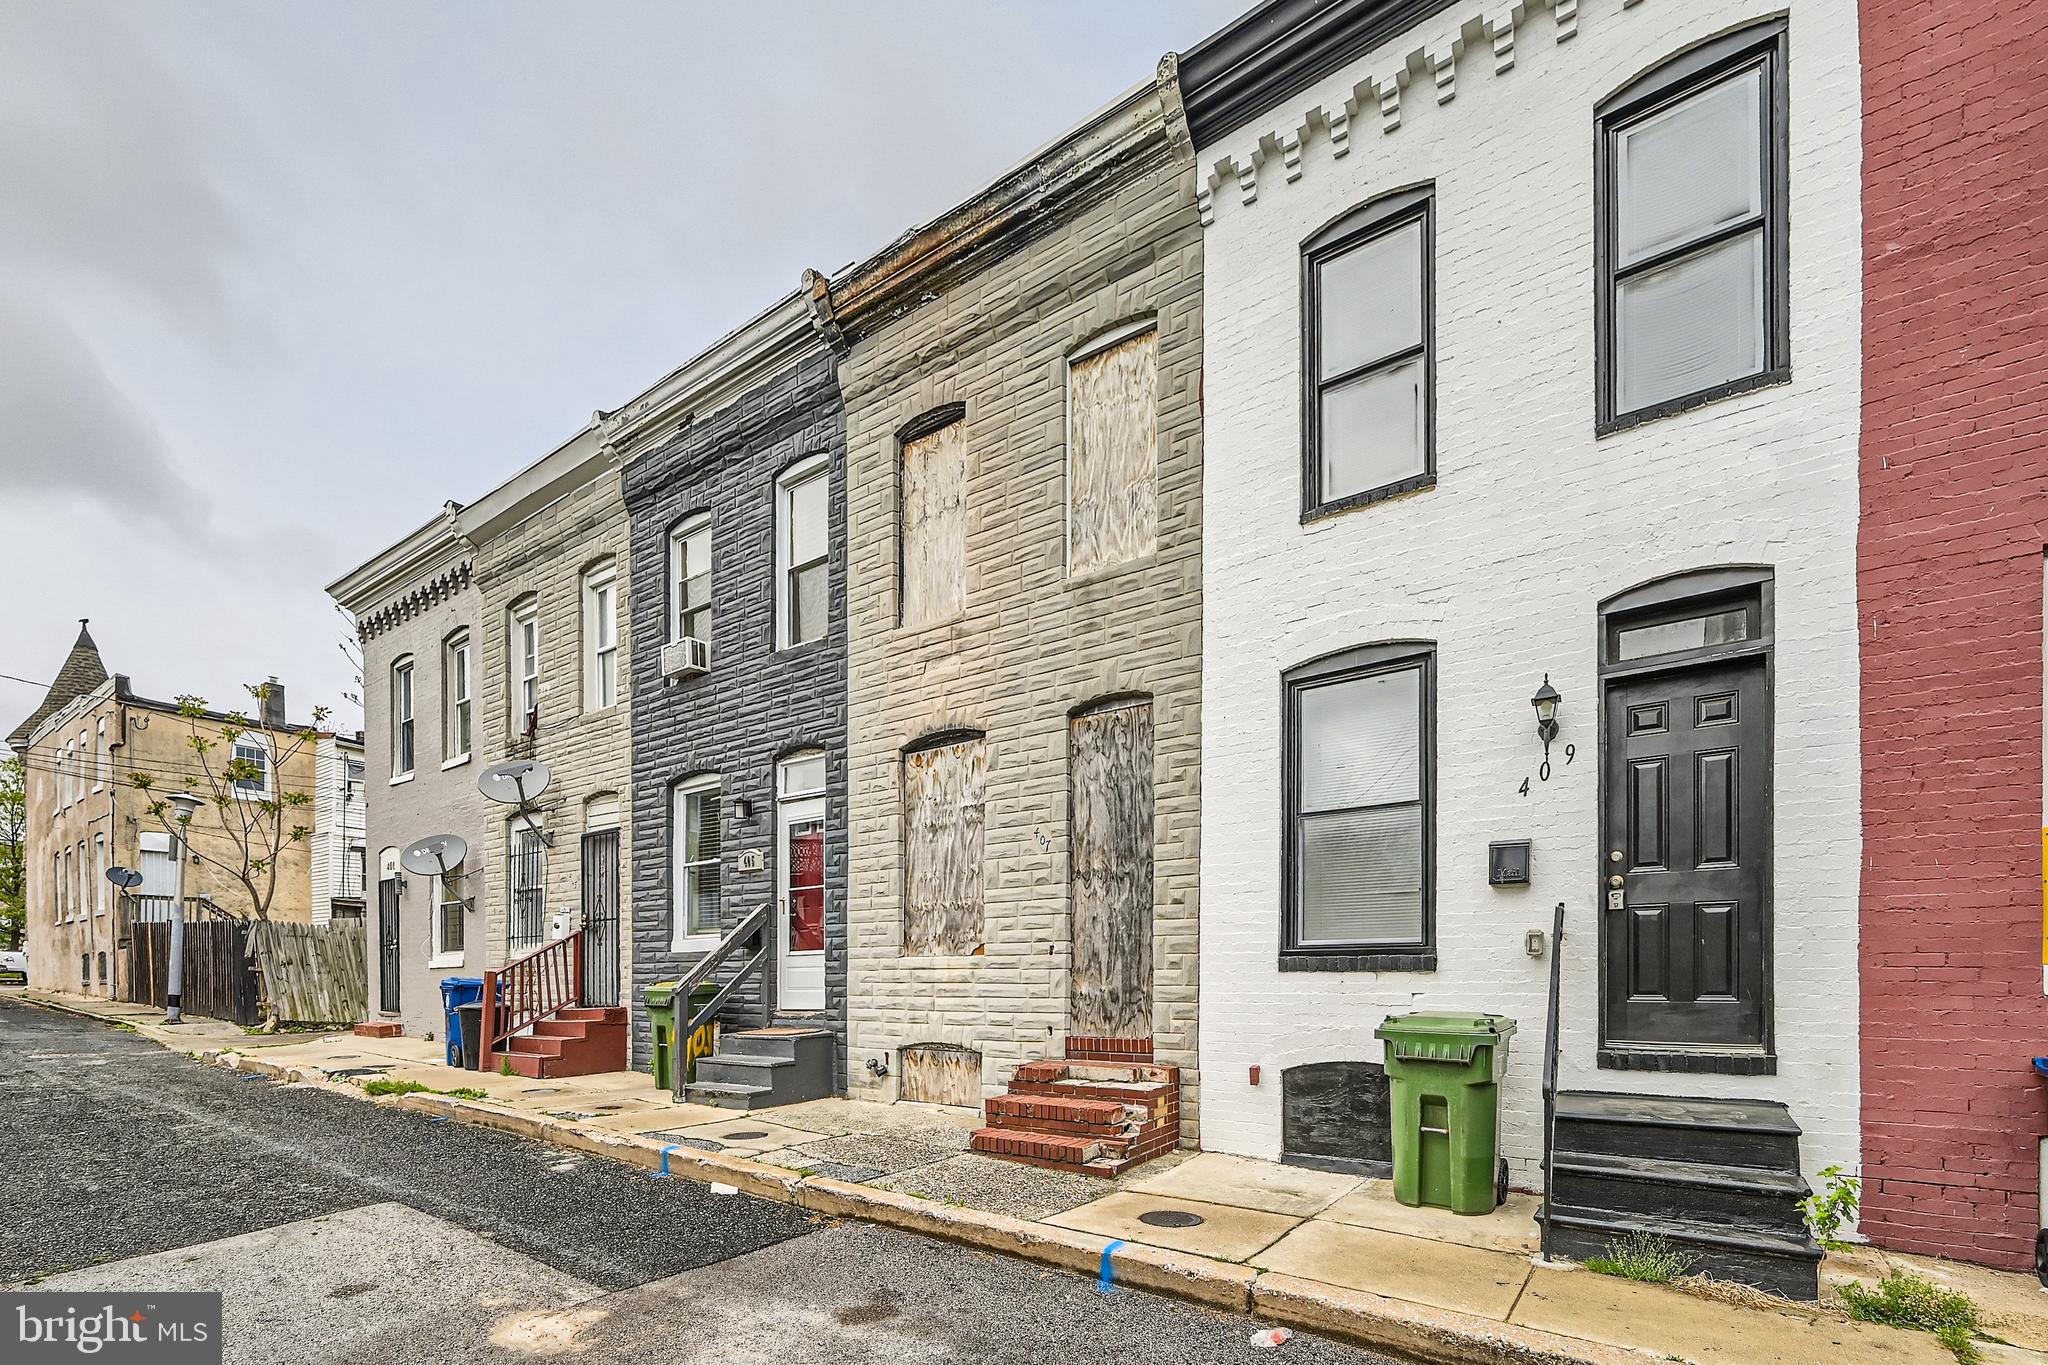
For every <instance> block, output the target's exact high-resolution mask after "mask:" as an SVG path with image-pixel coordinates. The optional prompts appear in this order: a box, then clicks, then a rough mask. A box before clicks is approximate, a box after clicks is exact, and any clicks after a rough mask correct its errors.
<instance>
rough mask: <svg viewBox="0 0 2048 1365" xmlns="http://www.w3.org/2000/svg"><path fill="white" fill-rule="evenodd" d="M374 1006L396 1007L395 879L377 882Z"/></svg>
mask: <svg viewBox="0 0 2048 1365" xmlns="http://www.w3.org/2000/svg"><path fill="white" fill-rule="evenodd" d="M377 1006H378V1008H379V1009H382V1010H384V1011H385V1012H386V1013H396V1012H397V1010H398V879H397V878H396V877H387V878H385V879H384V880H383V881H380V882H378V883H377Z"/></svg>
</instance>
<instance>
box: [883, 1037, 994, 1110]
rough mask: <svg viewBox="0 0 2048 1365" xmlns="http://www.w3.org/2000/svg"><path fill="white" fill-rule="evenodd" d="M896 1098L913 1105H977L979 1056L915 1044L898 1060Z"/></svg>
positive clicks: (939, 1045)
mask: <svg viewBox="0 0 2048 1365" xmlns="http://www.w3.org/2000/svg"><path fill="white" fill-rule="evenodd" d="M898 1072H899V1074H900V1079H899V1080H898V1081H897V1082H896V1098H897V1099H899V1100H908V1101H910V1102H911V1103H913V1104H954V1105H959V1106H960V1107H962V1108H979V1107H980V1105H981V1054H980V1053H979V1052H976V1051H974V1050H973V1049H972V1048H965V1047H954V1046H953V1045H952V1044H950V1043H916V1044H913V1045H912V1046H910V1047H906V1048H904V1049H903V1053H902V1056H901V1058H900V1059H899V1061H898Z"/></svg>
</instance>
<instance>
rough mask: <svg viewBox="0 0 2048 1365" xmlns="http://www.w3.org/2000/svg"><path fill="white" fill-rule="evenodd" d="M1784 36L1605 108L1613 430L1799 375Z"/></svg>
mask: <svg viewBox="0 0 2048 1365" xmlns="http://www.w3.org/2000/svg"><path fill="white" fill-rule="evenodd" d="M1786 109H1787V95H1786V75H1785V23H1784V21H1783V20H1782V19H1779V20H1773V21H1771V22H1769V23H1764V24H1759V25H1756V26H1754V27H1751V28H1747V29H1744V30H1742V31H1741V32H1739V33H1733V34H1730V35H1728V36H1727V37H1725V38H1720V39H1717V40H1715V41H1714V42H1711V43H1708V44H1706V45H1704V46H1702V47H1697V48H1694V49H1693V50H1691V51H1690V52H1687V53H1684V54H1683V55H1681V56H1679V57H1676V58H1674V59H1673V60H1671V61H1669V62H1667V63H1665V64H1664V65H1663V66H1662V67H1659V68H1658V69H1657V70H1656V71H1654V72H1652V73H1650V74H1649V75H1647V76H1644V77H1643V78H1641V79H1640V80H1638V81H1636V82H1634V83H1633V84H1631V85H1630V86H1628V87H1627V88H1626V89H1624V90H1622V91H1621V92H1619V93H1618V94H1616V95H1615V96H1614V97H1613V98H1612V99H1610V100H1608V101H1606V102H1605V103H1604V104H1602V105H1601V106H1600V108H1599V110H1598V113H1597V118H1596V124H1597V134H1596V142H1595V153H1594V155H1595V162H1596V175H1597V187H1596V191H1595V193H1596V200H1595V219H1596V231H1595V258H1596V266H1597V274H1598V277H1599V284H1598V288H1599V296H1598V299H1597V301H1596V304H1597V307H1596V311H1597V313H1598V350H1599V360H1598V364H1599V383H1598V388H1599V411H1598V414H1597V416H1598V426H1599V429H1600V430H1601V431H1602V432H1607V431H1615V430H1620V429H1622V428H1624V427H1628V426H1633V425H1634V424H1636V423H1638V422H1642V421H1647V420H1649V419H1650V418H1653V417H1662V416H1665V415H1667V414H1670V413H1673V412H1680V411H1683V410H1685V409H1687V408H1691V407H1697V406H1698V405H1700V404H1702V403H1706V402H1710V401H1712V400H1714V399H1716V398H1724V397H1727V396H1729V395H1731V394H1736V393H1743V392H1747V391H1748V390H1750V389H1754V388H1757V387H1759V386H1761V385H1764V384H1770V383H1775V382H1777V381H1779V380H1782V379H1784V378H1786V377H1787V376H1788V375H1789V374H1790V370H1791V321H1790V317H1789V312H1790V309H1789V305H1788V299H1787V293H1788V287H1789V281H1788V275H1789V264H1788V248H1787V240H1788V232H1787V208H1786V201H1787V197H1788V174H1787V164H1788V155H1787V145H1786V129H1787V117H1786Z"/></svg>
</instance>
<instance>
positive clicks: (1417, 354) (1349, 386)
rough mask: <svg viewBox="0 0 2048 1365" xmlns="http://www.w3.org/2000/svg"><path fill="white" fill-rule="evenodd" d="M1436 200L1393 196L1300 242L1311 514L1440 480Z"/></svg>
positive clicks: (1421, 192)
mask: <svg viewBox="0 0 2048 1365" xmlns="http://www.w3.org/2000/svg"><path fill="white" fill-rule="evenodd" d="M1434 202H1435V201H1434V199H1433V197H1432V191H1431V190H1429V189H1427V188H1424V189H1418V190H1407V191H1403V192H1402V193H1400V194H1393V195H1388V196H1386V197H1385V198H1382V199H1376V200H1374V201H1373V202H1372V203H1370V204H1367V205H1365V206H1364V207H1362V208H1358V209H1354V210H1353V211H1351V212H1350V213H1347V214H1346V215H1344V216H1343V217H1342V218H1339V219H1338V220H1337V221H1336V222H1334V223H1331V224H1330V225H1329V226H1328V227H1326V228H1324V229H1322V230H1321V231H1320V232H1318V233H1316V234H1315V236H1313V237H1311V238H1309V239H1308V240H1307V241H1306V242H1303V243H1302V245H1301V317H1302V367H1301V373H1302V499H1301V511H1302V516H1303V518H1304V519H1306V518H1308V517H1311V516H1314V515H1317V514H1319V513H1324V512H1334V511H1340V510H1342V509H1344V508H1347V507H1356V506H1358V505H1360V504H1362V503H1368V502H1377V501H1379V500H1380V499H1382V498H1388V497H1392V496H1394V495H1395V494H1397V493H1407V492H1412V491H1413V490H1415V489H1418V488H1427V487H1429V486H1430V485H1431V484H1433V483H1435V482H1436V398H1435V387H1436V385H1435V358H1434V354H1433V353H1434V350H1435V346H1434V331H1435V302H1434V279H1433V274H1434V272H1433V268H1432V264H1431V261H1432V257H1433V255H1434V239H1435V230H1434V228H1435V224H1434V215H1435V209H1434Z"/></svg>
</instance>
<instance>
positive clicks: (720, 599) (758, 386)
mask: <svg viewBox="0 0 2048 1365" xmlns="http://www.w3.org/2000/svg"><path fill="white" fill-rule="evenodd" d="M611 440H612V441H613V443H614V444H615V446H616V447H617V449H618V450H619V452H620V456H621V459H622V460H623V461H624V469H625V496H626V504H627V507H628V509H629V511H630V513H631V517H632V552H631V556H630V558H631V579H632V587H633V604H634V606H633V612H632V637H633V661H634V675H633V696H634V705H633V708H632V716H633V719H632V738H633V759H632V762H633V785H632V793H633V795H632V802H633V828H634V831H635V838H636V843H635V845H634V850H633V867H634V875H633V888H632V904H633V936H634V942H633V982H634V986H635V988H636V989H635V994H636V995H638V994H639V993H641V992H644V991H645V990H646V988H647V987H649V986H651V985H654V984H656V983H658V982H661V981H674V980H678V979H680V978H682V977H684V976H685V975H686V974H687V973H688V972H690V970H691V969H692V968H695V967H697V966H699V965H700V964H703V963H705V962H706V960H707V955H708V954H709V953H710V952H711V951H713V950H714V949H716V948H717V946H718V944H719V943H720V942H721V941H722V940H723V939H724V938H725V937H727V936H728V935H730V934H732V933H734V931H736V930H738V929H740V928H741V927H742V926H743V924H744V923H745V922H747V920H748V917H749V916H750V915H753V914H755V913H756V912H757V911H760V910H762V909H764V908H765V909H766V911H767V921H766V923H765V925H764V927H763V933H765V936H766V946H767V953H768V956H767V958H766V960H765V961H764V964H763V967H762V969H761V970H759V971H757V972H755V973H753V974H751V975H749V976H746V977H745V978H744V979H739V980H737V981H736V982H735V987H736V989H735V991H734V994H733V996H732V997H731V1002H730V1007H729V1008H728V1009H727V1010H725V1011H724V1013H725V1014H726V1016H727V1017H728V1018H729V1019H732V1020H739V1019H744V1020H746V1021H748V1022H750V1023H756V1024H766V1025H768V1026H769V1027H770V1029H771V1030H773V1031H772V1032H770V1033H768V1034H762V1035H756V1034H754V1033H753V1032H748V1033H747V1034H746V1036H744V1037H740V1038H734V1037H732V1036H731V1034H730V1033H729V1034H728V1037H727V1039H726V1040H725V1041H724V1043H722V1045H721V1047H720V1050H719V1052H718V1054H717V1055H716V1056H715V1057H714V1058H712V1059H710V1060H708V1061H705V1062H699V1063H698V1070H699V1073H700V1074H699V1075H698V1076H697V1078H696V1084H694V1085H693V1086H692V1087H691V1089H690V1091H689V1092H688V1093H689V1094H690V1096H691V1097H692V1098H694V1099H698V1100H704V1099H713V1100H716V1101H718V1102H721V1103H726V1104H730V1105H733V1106H737V1107H746V1108H752V1107H755V1106H756V1105H759V1104H767V1103H782V1102H787V1101H790V1100H796V1099H810V1098H816V1097H819V1096H822V1095H828V1094H834V1093H838V1092H839V1091H840V1090H841V1089H842V1088H843V1086H844V1082H845V1073H846V1049H845V1033H846V1020H847V997H846V915H845V907H846V846H847V845H846V841H847V806H846V692H845V683H846V641H847V637H846V615H845V605H846V588H845V585H846V530H845V527H846V498H845V484H844V451H845V422H844V418H843V416H842V410H841V407H840V402H839V388H838V385H837V383H836V381H835V379H834V375H833V365H832V358H831V356H830V354H829V352H828V351H827V350H826V348H825V346H824V344H823V342H822V340H821V339H820V338H819V336H818V335H817V332H816V329H814V328H813V327H812V325H811V319H810V310H809V307H808V304H807V302H806V300H805V299H804V298H803V297H802V296H801V295H799V294H795V293H792V294H790V295H788V296H787V297H785V298H784V299H782V300H781V301H780V302H778V303H777V304H776V305H775V306H774V307H772V308H770V309H769V310H768V311H767V312H765V313H763V314H762V315H761V316H759V317H758V318H755V319H753V320H752V321H750V322H749V323H748V324H747V325H746V326H744V327H742V328H740V329H739V330H737V331H735V332H734V333H733V334H732V335H731V336H729V337H727V338H725V339H724V340H723V341H721V342H720V343H719V344H718V345H716V346H714V347H712V348H711V349H709V350H707V351H706V352H705V353H704V354H702V355H701V356H698V357H697V358H696V359H695V360H693V361H691V362H690V364H688V365H686V366H684V367H683V368H682V369H680V370H678V371H676V372H675V373H674V374H672V375H670V376H668V377H667V378H666V379H664V380H663V381H662V382H661V383H659V384H657V385H655V386H654V387H653V388H651V389H650V390H648V391H647V392H646V393H644V394H642V395H640V396H639V397H637V398H635V399H634V400H633V401H632V402H631V403H629V404H627V405H626V407H625V408H623V409H622V410H620V412H618V413H617V414H615V415H614V419H613V427H612V434H611ZM712 970H714V971H716V970H717V968H716V965H715V964H714V965H713V968H712ZM721 979H722V978H721ZM684 1003H685V1006H687V1004H688V1001H687V999H686V1000H685V1002H684ZM650 1041H651V1040H650V1036H649V1027H648V1021H647V1019H646V1017H645V1016H644V1015H642V1016H640V1017H638V1018H636V1019H635V1021H634V1046H633V1055H634V1057H635V1059H636V1061H637V1062H638V1063H639V1064H641V1065H645V1064H646V1060H647V1057H648V1050H649V1045H650ZM739 1048H758V1049H761V1050H760V1051H755V1052H751V1053H747V1052H739V1051H736V1049H739ZM754 1058H762V1059H764V1060H763V1061H761V1062H758V1063H757V1062H756V1061H755V1060H753V1059H754ZM778 1061H788V1062H794V1063H796V1065H794V1066H779V1065H772V1064H771V1063H774V1062H778Z"/></svg>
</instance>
